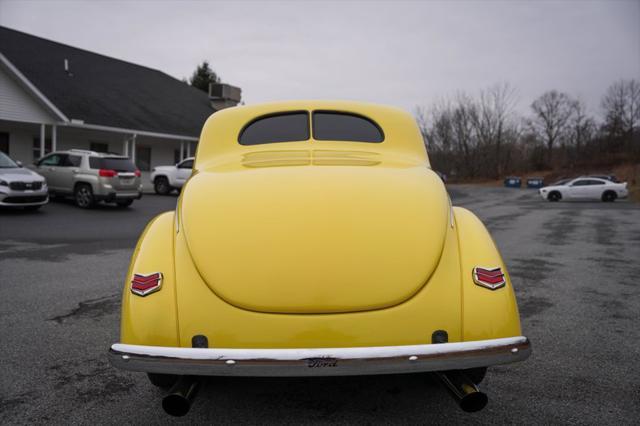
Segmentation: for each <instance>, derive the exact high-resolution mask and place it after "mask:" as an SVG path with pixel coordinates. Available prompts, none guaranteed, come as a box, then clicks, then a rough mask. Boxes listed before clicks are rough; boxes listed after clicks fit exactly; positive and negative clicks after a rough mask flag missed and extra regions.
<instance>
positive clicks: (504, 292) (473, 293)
mask: <svg viewBox="0 0 640 426" xmlns="http://www.w3.org/2000/svg"><path fill="white" fill-rule="evenodd" d="M454 216H455V225H456V228H457V232H458V241H459V250H460V274H461V279H462V312H463V315H462V329H463V336H462V340H463V341H470V340H482V339H497V338H500V337H512V336H520V335H521V330H520V316H519V314H518V306H517V302H516V297H515V293H514V291H513V286H512V285H511V278H510V276H509V273H508V272H507V268H506V266H505V264H504V261H503V260H502V257H501V256H500V253H499V252H498V249H497V247H496V245H495V243H494V241H493V239H492V238H491V235H490V234H489V232H488V231H487V229H486V228H485V226H484V225H483V224H482V222H481V221H480V220H479V219H478V218H477V217H476V216H475V215H474V214H473V213H472V212H470V211H469V210H466V209H464V208H461V207H454ZM476 266H480V267H488V268H492V267H497V266H499V267H501V268H502V271H503V272H504V274H505V278H506V281H507V283H506V285H505V286H504V287H502V288H499V289H497V290H489V289H487V288H484V287H481V286H478V285H476V284H475V283H474V282H473V275H472V271H473V268H474V267H476Z"/></svg>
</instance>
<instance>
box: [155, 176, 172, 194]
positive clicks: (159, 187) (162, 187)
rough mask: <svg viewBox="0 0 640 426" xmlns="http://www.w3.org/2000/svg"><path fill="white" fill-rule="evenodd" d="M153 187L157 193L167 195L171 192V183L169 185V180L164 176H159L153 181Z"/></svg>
mask: <svg viewBox="0 0 640 426" xmlns="http://www.w3.org/2000/svg"><path fill="white" fill-rule="evenodd" d="M153 189H154V190H155V191H156V194H158V195H167V194H168V193H170V192H171V185H169V180H168V179H167V178H166V177H162V176H160V177H157V178H156V180H155V181H154V182H153Z"/></svg>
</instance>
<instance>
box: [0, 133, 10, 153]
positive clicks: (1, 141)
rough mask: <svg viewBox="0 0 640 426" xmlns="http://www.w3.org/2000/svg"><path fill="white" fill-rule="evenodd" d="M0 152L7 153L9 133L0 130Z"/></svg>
mask: <svg viewBox="0 0 640 426" xmlns="http://www.w3.org/2000/svg"><path fill="white" fill-rule="evenodd" d="M0 152H4V153H5V154H7V155H9V133H4V132H0Z"/></svg>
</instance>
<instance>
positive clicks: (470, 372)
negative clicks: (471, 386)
mask: <svg viewBox="0 0 640 426" xmlns="http://www.w3.org/2000/svg"><path fill="white" fill-rule="evenodd" d="M462 372H463V373H464V374H466V375H467V377H468V378H469V379H470V380H471V381H472V382H473V383H475V384H476V385H479V384H480V383H482V381H483V380H484V377H485V376H486V375H487V367H478V368H469V369H467V370H462Z"/></svg>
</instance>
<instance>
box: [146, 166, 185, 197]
mask: <svg viewBox="0 0 640 426" xmlns="http://www.w3.org/2000/svg"><path fill="white" fill-rule="evenodd" d="M192 169H193V157H190V158H185V159H184V160H182V161H181V162H179V163H178V164H176V165H175V166H158V167H155V168H154V169H153V170H152V171H151V183H153V189H154V190H155V191H156V194H160V195H167V194H169V193H170V192H171V191H173V190H174V189H180V188H182V185H184V183H185V182H186V181H187V179H189V177H190V176H191V170H192Z"/></svg>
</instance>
